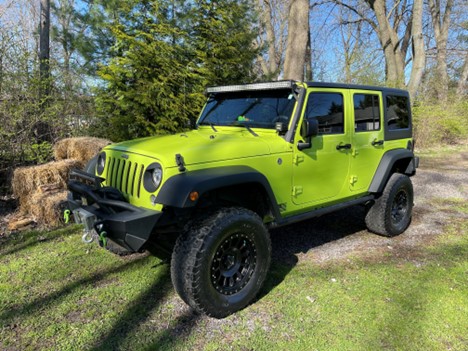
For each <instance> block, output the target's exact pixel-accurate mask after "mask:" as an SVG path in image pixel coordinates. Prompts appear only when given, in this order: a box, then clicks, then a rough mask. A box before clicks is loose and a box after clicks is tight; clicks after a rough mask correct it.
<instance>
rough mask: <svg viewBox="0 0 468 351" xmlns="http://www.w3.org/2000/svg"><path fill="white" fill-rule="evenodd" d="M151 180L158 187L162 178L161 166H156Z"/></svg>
mask: <svg viewBox="0 0 468 351" xmlns="http://www.w3.org/2000/svg"><path fill="white" fill-rule="evenodd" d="M151 180H152V181H153V184H154V186H155V187H156V188H158V187H159V185H160V184H161V180H162V169H161V168H154V169H153V174H152V178H151Z"/></svg>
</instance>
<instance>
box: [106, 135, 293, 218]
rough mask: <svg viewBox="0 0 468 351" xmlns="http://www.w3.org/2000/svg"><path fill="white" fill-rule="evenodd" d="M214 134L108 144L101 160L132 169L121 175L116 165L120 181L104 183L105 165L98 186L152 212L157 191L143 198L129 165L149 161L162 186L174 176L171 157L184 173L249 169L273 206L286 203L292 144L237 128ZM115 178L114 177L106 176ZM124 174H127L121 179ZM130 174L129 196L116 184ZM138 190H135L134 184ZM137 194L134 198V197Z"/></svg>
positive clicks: (175, 165) (137, 176) (175, 167)
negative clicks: (158, 170) (159, 171)
mask: <svg viewBox="0 0 468 351" xmlns="http://www.w3.org/2000/svg"><path fill="white" fill-rule="evenodd" d="M216 129H217V132H215V131H214V130H213V129H212V128H211V127H206V126H203V127H200V128H199V129H198V130H193V131H190V132H186V133H182V134H176V135H170V136H162V137H152V138H144V139H137V140H132V141H129V142H123V143H119V144H114V145H109V146H108V147H106V148H105V149H104V151H105V152H106V155H107V158H108V159H109V158H112V159H123V157H122V156H123V155H125V157H127V159H126V162H132V168H131V169H130V173H129V172H125V171H124V170H123V168H124V167H125V166H122V164H120V165H119V167H118V170H119V171H118V174H121V173H122V172H123V176H122V181H120V180H119V179H118V178H119V177H115V176H114V178H117V179H113V178H112V177H109V178H110V179H107V177H106V175H107V174H108V171H109V166H110V164H109V163H108V162H107V163H106V167H105V168H104V172H103V174H102V176H103V177H104V178H106V181H105V183H104V185H107V186H114V187H117V188H118V189H119V190H121V191H122V192H123V193H124V195H125V197H126V198H127V199H128V200H129V202H130V203H131V204H133V205H136V206H142V207H146V208H151V209H155V208H157V207H155V206H156V205H153V203H152V201H151V195H157V194H158V191H159V189H161V186H160V187H159V188H158V190H156V191H155V192H154V193H148V192H146V190H145V189H144V187H143V185H142V184H141V183H140V182H139V181H138V180H139V178H140V174H141V172H140V171H141V170H140V168H138V169H137V170H136V172H134V167H135V166H133V165H135V164H138V165H145V167H146V166H148V165H149V164H151V163H152V162H159V163H161V165H162V166H163V182H164V181H166V180H167V179H169V178H170V177H172V176H174V175H176V174H179V173H180V171H179V169H178V166H177V164H176V157H175V155H176V154H180V155H182V156H183V158H184V163H185V167H186V171H185V172H190V171H195V170H200V169H207V168H215V167H224V166H235V165H242V166H249V167H251V168H253V169H255V170H257V171H259V172H261V173H262V174H264V175H265V176H266V177H267V179H268V181H269V183H270V184H271V187H272V189H273V190H274V193H275V197H276V199H277V202H278V203H282V202H287V201H288V200H289V194H290V189H291V181H292V174H291V173H292V170H291V167H290V165H291V163H292V149H293V147H292V145H291V144H290V143H288V142H286V141H285V140H284V139H283V138H281V137H279V136H278V135H277V134H276V132H275V131H274V130H265V129H254V131H255V132H256V133H257V135H258V136H254V135H252V134H251V133H250V132H249V131H248V130H247V129H245V128H242V127H218V128H216ZM112 173H115V172H112ZM127 174H130V176H128V179H127ZM132 174H135V181H134V182H133V184H134V186H133V187H131V186H130V187H131V188H132V189H133V195H132V194H130V192H129V191H125V190H126V189H125V188H122V184H125V183H128V182H129V179H130V180H132V179H131V178H132V176H131V175H132ZM138 184H140V187H139V188H138V189H137V188H136V187H137V185H138ZM138 191H139V196H137V194H138Z"/></svg>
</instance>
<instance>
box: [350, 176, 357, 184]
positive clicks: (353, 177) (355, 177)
mask: <svg viewBox="0 0 468 351" xmlns="http://www.w3.org/2000/svg"><path fill="white" fill-rule="evenodd" d="M357 179H358V178H357V176H355V175H352V176H351V177H349V184H351V185H354V184H355V183H356V182H357Z"/></svg>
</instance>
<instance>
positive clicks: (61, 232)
mask: <svg viewBox="0 0 468 351" xmlns="http://www.w3.org/2000/svg"><path fill="white" fill-rule="evenodd" d="M78 230H79V229H78V227H76V226H72V227H66V228H63V229H58V230H54V231H51V232H40V231H35V230H33V231H31V232H27V233H21V232H20V233H15V234H11V235H10V236H8V237H7V238H5V239H3V240H1V241H0V257H5V256H8V255H13V254H15V253H18V252H20V251H23V250H26V249H30V248H32V247H34V246H36V245H40V244H44V243H47V242H50V241H53V240H55V239H57V238H59V237H61V236H65V235H69V234H76V233H77V232H78ZM19 242H20V243H19ZM8 247H11V248H9V249H7V248H8Z"/></svg>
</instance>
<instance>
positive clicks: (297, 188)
mask: <svg viewBox="0 0 468 351" xmlns="http://www.w3.org/2000/svg"><path fill="white" fill-rule="evenodd" d="M300 194H302V186H300V185H297V186H293V188H292V195H293V196H297V195H300Z"/></svg>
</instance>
